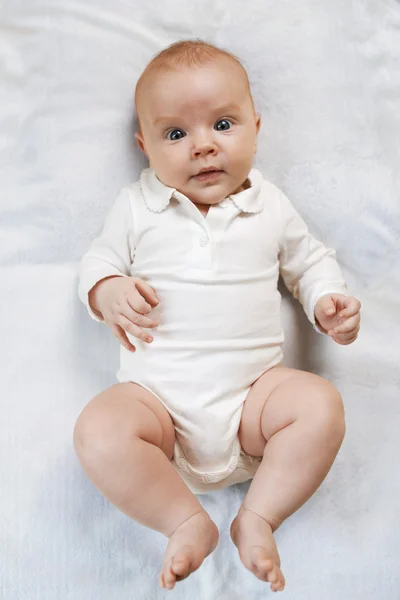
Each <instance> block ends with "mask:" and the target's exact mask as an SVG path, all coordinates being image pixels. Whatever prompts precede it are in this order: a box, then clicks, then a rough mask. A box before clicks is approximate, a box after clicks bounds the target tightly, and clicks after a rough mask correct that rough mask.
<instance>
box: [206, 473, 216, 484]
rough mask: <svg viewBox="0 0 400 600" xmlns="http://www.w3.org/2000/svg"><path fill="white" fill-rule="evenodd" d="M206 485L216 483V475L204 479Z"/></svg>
mask: <svg viewBox="0 0 400 600" xmlns="http://www.w3.org/2000/svg"><path fill="white" fill-rule="evenodd" d="M204 479H205V482H206V483H215V477H214V475H206V476H205V477H204Z"/></svg>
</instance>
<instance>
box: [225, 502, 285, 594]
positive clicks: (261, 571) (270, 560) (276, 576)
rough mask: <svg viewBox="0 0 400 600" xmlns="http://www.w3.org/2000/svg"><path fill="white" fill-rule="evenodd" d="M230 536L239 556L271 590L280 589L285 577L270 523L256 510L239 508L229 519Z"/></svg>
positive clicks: (283, 585)
mask: <svg viewBox="0 0 400 600" xmlns="http://www.w3.org/2000/svg"><path fill="white" fill-rule="evenodd" d="M231 537H232V540H233V543H234V544H235V546H237V548H238V550H239V556H240V560H241V561H242V563H243V564H244V566H245V567H246V568H247V569H249V570H250V571H252V573H254V575H255V576H256V577H258V579H261V581H268V583H270V584H271V590H272V591H273V592H278V591H282V590H283V588H284V587H285V578H284V576H283V574H282V571H281V570H280V565H281V561H280V558H279V554H278V549H277V547H276V543H275V539H274V536H273V535H272V529H271V527H270V525H269V524H268V523H267V521H265V520H264V519H262V518H261V517H259V516H258V515H256V514H255V513H253V512H251V511H249V510H246V509H244V508H241V509H240V510H239V513H238V515H237V517H236V518H235V519H234V520H233V521H232V525H231Z"/></svg>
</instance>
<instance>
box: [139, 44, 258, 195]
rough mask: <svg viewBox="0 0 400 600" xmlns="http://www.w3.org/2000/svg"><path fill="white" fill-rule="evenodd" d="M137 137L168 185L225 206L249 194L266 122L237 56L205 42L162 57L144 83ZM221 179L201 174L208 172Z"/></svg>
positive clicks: (142, 79)
mask: <svg viewBox="0 0 400 600" xmlns="http://www.w3.org/2000/svg"><path fill="white" fill-rule="evenodd" d="M135 103H136V111H137V114H138V119H139V128H140V130H139V132H138V133H136V139H137V142H138V146H139V148H140V149H141V150H142V151H143V152H144V153H145V154H146V156H147V157H148V159H149V162H150V166H151V167H153V168H154V170H155V172H156V173H157V176H158V178H159V179H160V180H161V181H162V182H163V183H164V184H165V185H167V186H169V187H172V188H175V189H177V190H178V191H180V192H182V193H183V194H185V196H187V197H188V198H190V199H191V200H192V202H194V203H195V204H203V205H211V204H218V203H219V202H220V201H221V200H223V199H224V198H226V197H227V196H229V195H230V194H232V193H234V192H237V191H240V190H242V189H244V187H245V182H246V179H247V176H248V174H249V171H250V169H251V166H252V162H253V157H254V154H255V151H256V142H257V134H258V131H259V128H260V116H259V115H258V114H257V113H256V112H255V109H254V105H253V99H252V96H251V92H250V86H249V81H248V78H247V73H246V71H245V69H244V67H243V66H242V65H241V63H240V62H239V61H238V59H237V58H236V57H234V56H233V55H231V54H229V53H228V52H225V51H224V50H220V49H218V48H216V47H215V46H212V45H210V44H207V43H205V42H201V41H196V40H195V41H183V42H177V43H175V44H172V46H169V47H168V48H166V49H165V50H163V51H162V52H160V53H159V54H158V55H157V56H156V57H155V58H154V59H153V60H152V61H151V62H150V63H149V64H148V66H147V67H146V69H145V70H144V72H143V73H142V75H141V76H140V78H139V81H138V83H137V86H136V94H135ZM208 168H212V169H217V170H218V172H216V173H214V175H206V174H204V175H203V176H201V175H200V176H199V175H198V174H199V172H200V171H202V170H204V169H208Z"/></svg>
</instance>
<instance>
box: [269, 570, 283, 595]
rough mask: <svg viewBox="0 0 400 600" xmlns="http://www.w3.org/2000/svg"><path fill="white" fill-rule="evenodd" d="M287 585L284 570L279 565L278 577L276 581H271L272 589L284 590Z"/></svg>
mask: <svg viewBox="0 0 400 600" xmlns="http://www.w3.org/2000/svg"><path fill="white" fill-rule="evenodd" d="M284 587H285V578H284V576H283V574H282V571H281V570H280V569H279V567H277V579H276V580H275V581H273V582H272V581H271V590H272V591H273V592H282V591H283V589H284Z"/></svg>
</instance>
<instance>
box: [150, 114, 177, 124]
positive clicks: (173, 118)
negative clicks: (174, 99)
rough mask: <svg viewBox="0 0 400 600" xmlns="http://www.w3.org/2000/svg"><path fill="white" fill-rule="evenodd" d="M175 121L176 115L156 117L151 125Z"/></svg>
mask: <svg viewBox="0 0 400 600" xmlns="http://www.w3.org/2000/svg"><path fill="white" fill-rule="evenodd" d="M177 119H178V117H177V115H161V116H160V117H157V119H154V121H153V125H157V123H161V122H163V121H177Z"/></svg>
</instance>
